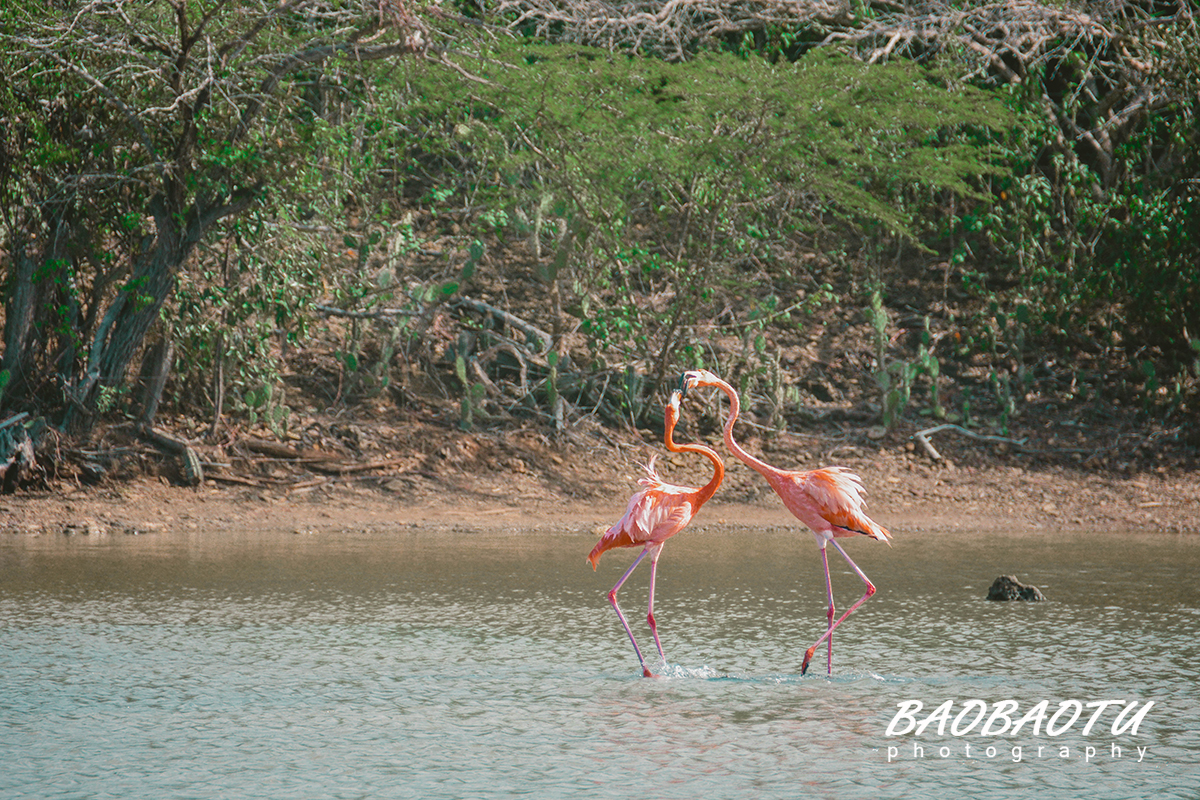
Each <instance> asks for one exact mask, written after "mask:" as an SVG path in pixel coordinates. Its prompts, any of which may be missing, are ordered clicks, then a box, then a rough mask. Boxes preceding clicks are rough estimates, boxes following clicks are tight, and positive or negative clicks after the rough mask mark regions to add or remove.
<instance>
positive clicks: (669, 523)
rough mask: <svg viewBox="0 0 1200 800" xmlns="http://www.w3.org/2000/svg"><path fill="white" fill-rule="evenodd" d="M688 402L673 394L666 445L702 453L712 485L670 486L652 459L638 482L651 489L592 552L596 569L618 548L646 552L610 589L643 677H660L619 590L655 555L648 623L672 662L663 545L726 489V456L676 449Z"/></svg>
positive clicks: (703, 449)
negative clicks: (657, 601) (662, 631)
mask: <svg viewBox="0 0 1200 800" xmlns="http://www.w3.org/2000/svg"><path fill="white" fill-rule="evenodd" d="M682 397H683V393H682V392H681V391H675V392H673V393H672V394H671V400H670V402H669V403H668V404H667V406H666V409H665V412H666V433H665V434H664V436H663V442H664V443H665V444H666V446H667V449H668V450H670V451H671V452H673V453H700V454H701V455H703V456H706V457H707V458H708V460H709V461H711V462H712V465H713V476H712V480H710V481H709V482H708V483H707V484H705V485H704V486H703V487H702V488H700V489H691V488H688V487H686V486H672V485H671V484H669V483H664V482H663V480H662V479H661V478H659V477H658V473H657V472H655V470H654V462H655V460H656V459H657V458H658V455H657V454H655V455H654V456H652V457H651V458H650V463H649V464H647V465H646V467H645V469H646V477H644V478H642V479H641V480H639V481H638V483H639V484H640V485H642V486H644V487H645V488H644V489H642V490H641V491H639V492H637V493H636V494H635V495H634V496H633V497H632V498H630V500H629V507H628V508H627V509H626V510H625V516H623V517H621V519H620V521H619V522H617V524H616V525H613V526H612V527H611V528H609V529H608V531H607V532H605V534H604V535H603V536H602V537H600V541H599V542H597V543H596V546H595V547H593V548H592V552H591V553H590V554H588V561H589V562H591V564H592V569H593V570H595V569H596V564H597V562H599V560H600V556H601V555H602V554H603V553H605V552H607V551H608V550H611V549H613V548H614V547H641V548H642V552H641V554H640V555H639V556H638V557H637V558H636V559H634V561H633V564H632V565H631V566H630V567H629V569H627V570H626V571H625V574H624V575H622V576H621V579H620V580H619V581H617V585H616V586H614V587H613V588H612V589H610V590H609V592H608V602H609V603H611V604H612V607H613V609H614V610H615V611H616V612H617V616H618V617H619V618H620V619H621V625H623V626H624V627H625V633H627V634H629V641H630V642H632V643H633V650H634V652H635V653H637V657H638V661H639V662H640V663H641V665H642V675H644V676H645V677H647V678H652V677H654V674H653V673H652V672H650V668H649V667H647V666H646V659H644V658H643V657H642V651H641V648H639V647H638V643H637V640H636V639H634V638H633V631H632V630H630V628H629V622H628V621H627V620H626V619H625V615H624V614H623V613H622V612H621V607H620V606H619V605H617V591H618V590H619V589H620V588H621V586H622V584H624V583H625V580H626V579H627V578H628V577H629V576H630V574H631V573H632V572H633V570H634V568H636V567H637V565H638V564H640V563H641V562H642V559H643V558H645V557H646V556H647V555H649V556H650V602H649V604H648V605H647V607H646V622H647V623H649V625H650V632H651V633H652V634H654V644H655V646H657V647H658V655H659V657H660V658H661V659H662V660H663V663H664V664H665V663H666V660H667V657H666V655H665V654H664V653H663V647H662V642H661V641H659V638H658V626H657V625H656V624H655V622H654V578H655V573H656V572H657V571H658V557H659V555H661V554H662V548H663V544H664V543H665V542H666V541H667V539H669V538H671V537H672V536H674V535H675V534H677V533H679V532H680V531H681V530H683V529H684V527H685V526H686V525H687V524H688V523H689V522H691V521H692V517H693V516H695V514H696V512H697V511H699V510H700V506H702V505H704V503H706V502H707V501H708V499H709V498H710V497H712V496H713V493H714V492H716V491H717V487H718V486H720V485H721V479H722V478H724V477H725V465H724V463H722V461H721V457H720V456H719V455H717V452H716V451H715V450H713V449H712V448H710V447H705V446H704V445H702V444H684V445H676V444H675V440H674V438H673V437H674V432H675V424H676V423H677V422H678V421H679V402H680V400H681V399H682Z"/></svg>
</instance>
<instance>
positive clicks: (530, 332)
mask: <svg viewBox="0 0 1200 800" xmlns="http://www.w3.org/2000/svg"><path fill="white" fill-rule="evenodd" d="M450 305H451V308H461V307H466V308H469V309H471V310H472V311H476V312H478V313H480V314H484V315H490V316H493V317H495V318H496V319H498V320H500V321H501V322H503V323H504V324H506V325H509V326H510V327H513V328H516V329H517V330H519V331H521V332H522V333H524V334H525V336H526V338H528V339H536V340H538V341H539V342H540V343H541V350H539V351H538V355H539V356H544V355H545V354H546V353H548V352H550V348H551V347H553V346H554V337H553V336H551V335H550V334H549V333H546V331H544V330H542V329H541V328H539V327H537V326H536V325H533V324H531V323H529V322H526V321H525V320H523V319H521V318H520V317H518V316H516V315H515V314H510V313H509V312H507V311H505V310H504V309H501V308H496V307H495V306H493V305H489V304H488V303H485V302H483V301H482V300H472V299H471V298H469V297H465V296H462V297H458V298H457V299H455V300H454V302H453V303H451V304H450Z"/></svg>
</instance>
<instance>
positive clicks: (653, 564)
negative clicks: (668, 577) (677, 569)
mask: <svg viewBox="0 0 1200 800" xmlns="http://www.w3.org/2000/svg"><path fill="white" fill-rule="evenodd" d="M661 553H662V548H661V547H660V548H658V549H656V550H655V552H654V555H652V556H650V604H649V605H647V606H646V622H647V623H648V624H649V625H650V633H652V634H654V645H655V647H657V648H658V656H659V658H661V659H662V661H663V663H664V664H665V663H667V654H666V653H664V652H663V646H662V642H660V641H659V640H658V625H657V624H655V622H654V579H655V577H656V576H657V575H658V557H659V555H660V554H661Z"/></svg>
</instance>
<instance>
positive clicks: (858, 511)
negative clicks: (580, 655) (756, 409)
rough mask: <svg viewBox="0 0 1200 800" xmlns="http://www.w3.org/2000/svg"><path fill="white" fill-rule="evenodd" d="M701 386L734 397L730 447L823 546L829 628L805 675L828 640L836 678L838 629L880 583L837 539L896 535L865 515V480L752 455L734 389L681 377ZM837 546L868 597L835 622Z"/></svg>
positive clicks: (711, 379)
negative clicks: (833, 553) (738, 429)
mask: <svg viewBox="0 0 1200 800" xmlns="http://www.w3.org/2000/svg"><path fill="white" fill-rule="evenodd" d="M698 386H701V387H703V386H712V387H716V388H718V389H720V390H721V391H723V392H725V394H726V395H728V397H729V403H730V408H729V417H728V418H727V419H726V420H725V430H724V438H725V444H726V446H727V447H728V448H729V449H730V451H732V452H733V454H734V455H735V456H737V457H738V458H739V459H741V460H742V461H744V462H745V463H746V464H748V465H749V466H750V467H752V468H753V469H755V470H757V471H758V473H759V474H760V475H762V476H763V477H764V478H766V479H767V483H769V484H770V485H771V488H772V489H774V490H775V493H776V494H777V495H779V499H780V500H782V501H783V504H784V505H785V506H787V508H788V510H789V511H791V512H792V514H794V515H795V516H796V518H797V519H798V520H800V521H801V522H803V523H804V524H805V525H807V526H808V527H809V528H810V529H811V530H812V532H813V533H814V534H815V535H816V537H817V545H818V546H819V547H820V548H821V562H822V564H823V566H824V568H825V593H826V596H827V597H828V598H829V611H828V618H829V627H828V629H826V631H825V633H823V634H822V635H821V638H819V639H817V641H816V642H815V643H814V644H813V646H812V647H810V648H808V651H807V652H805V654H804V663H803V665H802V666H801V667H800V674H801V675H803V674H804V673H805V672H807V671H808V662H809V661H810V660H811V659H812V657H813V653H815V652H816V650H817V647H818V646H819V645H820V644H821V642H823V641H828V642H829V654H828V657H827V661H826V668H827V670H828V673H829V674H833V631H834V628H836V627H837V626H838V625H841V624H842V622H844V621H845V619H846V617H848V616H850V615H851V614H852V613H854V611H855V610H856V609H857V608H858V607H859V606H861V605H862V604H863V603H864V602H866V600H867V598H868V597H870V596H871V595H873V594H875V585H874V584H873V583H871V581H870V580H869V579H868V578H867V576H866V575H865V574H864V573H863V571H862V570H861V569H859V568H858V565H857V564H855V563H854V562H853V561H852V560H851V559H850V556H848V555H846V551H845V550H843V549H842V546H841V545H839V544H838V543H837V541H836V537H841V536H854V535H859V534H861V535H863V536H870V537H871V538H872V539H879V540H881V541H884V542H886V541H887V540H888V539H889V538H891V534H890V533H888V532H887V530H885V529H884V528H883V527H882V526H880V525H879V524H877V523H876V522H875V521H874V520H872V519H871V518H870V517H868V516H867V515H866V512H865V511H864V508H865V506H866V503H865V502H864V500H863V485H862V479H861V478H859V477H858V476H857V475H855V474H854V473H853V472H851V471H850V470H848V469H846V468H845V467H825V468H824V469H815V470H812V471H810V472H802V471H794V470H784V469H779V468H778V467H773V466H771V465H770V464H767V463H765V462H763V461H761V460H759V459H757V458H755V457H754V456H752V455H750V454H749V453H747V452H746V451H745V450H743V449H742V448H741V446H740V445H739V444H738V443H737V442H735V441H734V440H733V425H734V423H735V422H736V421H737V418H738V413H739V412H740V411H741V403H740V401H739V400H738V394H737V392H736V391H734V388H733V387H732V386H730V385H729V384H728V383H726V382H725V381H723V380H721V379H720V378H718V377H717V376H716V375H714V374H713V373H711V372H709V371H708V370H691V371H689V372H685V373H684V374H683V377H682V378H681V379H680V387H681V391H683V392H685V393H686V392H687V390H688V389H691V388H694V387H698ZM830 543H832V544H833V546H834V547H836V548H837V550H838V552H839V553H841V554H842V557H843V558H844V559H846V563H847V564H849V565H850V568H851V569H853V570H854V572H855V573H856V574H857V575H858V577H859V578H861V579H862V582H863V583H865V584H866V587H867V590H866V593H865V594H864V595H863V596H862V597H860V598H859V599H858V602H857V603H855V604H854V605H852V606H850V608H849V610H847V611H846V612H845V613H844V614H842V616H841V617H840V618H839V619H837V620H836V621H835V620H834V607H833V581H832V579H831V578H830V576H829V556H828V553H827V552H826V549H825V548H826V545H827V544H830Z"/></svg>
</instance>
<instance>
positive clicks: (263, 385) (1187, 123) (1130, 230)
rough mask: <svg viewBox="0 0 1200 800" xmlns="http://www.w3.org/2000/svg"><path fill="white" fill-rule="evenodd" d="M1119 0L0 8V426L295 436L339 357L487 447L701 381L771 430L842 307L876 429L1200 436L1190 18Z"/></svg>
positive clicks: (1194, 56)
mask: <svg viewBox="0 0 1200 800" xmlns="http://www.w3.org/2000/svg"><path fill="white" fill-rule="evenodd" d="M1093 5H1094V4H1089V6H1088V7H1087V9H1086V10H1087V13H1084V12H1085V9H1084V7H1083V6H1082V5H1081V6H1079V7H1078V8H1076V7H1074V6H1072V5H1070V4H1067V5H1061V4H1056V5H1053V6H1050V5H1038V4H1034V3H1023V4H1012V3H984V2H967V3H941V2H924V3H915V4H906V5H905V6H904V7H903V8H902V7H900V6H899V5H895V4H892V3H890V2H877V3H869V4H864V3H854V4H850V5H845V6H843V5H837V4H823V3H813V4H810V5H807V6H800V5H796V6H795V7H794V9H793V11H792V12H789V13H788V14H784V13H783V12H782V11H780V8H779V7H776V6H773V5H772V6H769V7H768V6H766V5H758V4H754V3H742V2H730V1H729V0H711V2H707V3H704V2H701V3H695V4H687V5H686V6H679V7H678V8H676V7H675V6H667V7H664V6H662V5H661V4H646V5H645V8H642V7H641V6H640V5H639V4H637V3H632V4H622V5H620V6H613V7H611V8H608V7H606V6H604V4H602V3H583V2H570V1H568V0H564V1H563V2H550V0H545V2H542V0H524V1H522V0H505V2H500V3H497V4H492V3H476V2H463V3H459V4H457V5H456V6H455V5H452V4H443V5H429V6H426V5H420V4H416V3H412V4H405V3H401V2H398V1H397V0H379V1H377V2H372V3H365V4H362V5H360V4H358V3H356V2H354V0H344V1H340V0H334V1H333V2H329V1H328V0H326V1H324V2H319V1H318V0H291V2H283V3H279V4H262V3H259V2H252V1H251V0H206V1H205V2H184V0H178V1H177V2H168V1H167V0H161V1H160V2H148V3H139V4H129V3H124V2H120V1H119V0H93V2H89V3H85V4H84V3H72V2H50V1H49V0H23V2H20V3H15V4H10V5H8V6H6V7H5V9H4V10H3V11H0V37H2V38H3V42H4V47H3V48H2V49H0V59H2V60H3V62H4V63H3V68H4V71H5V74H6V75H7V76H9V77H8V80H7V82H6V83H5V84H4V86H3V87H0V195H2V196H3V203H2V205H0V215H2V216H0V225H2V226H3V227H2V233H0V235H2V236H3V254H2V260H0V265H2V268H3V271H4V273H3V274H4V283H3V286H4V293H5V306H4V355H3V361H2V363H0V392H2V394H0V409H2V410H0V420H10V419H13V417H14V415H17V414H18V413H21V412H25V413H26V414H27V415H26V416H21V417H19V418H18V419H16V420H14V422H13V424H11V425H8V426H6V427H5V428H3V429H2V430H0V434H3V435H4V436H6V437H7V439H8V440H11V441H8V444H7V447H9V448H10V449H11V447H12V446H13V445H14V443H17V442H19V440H20V439H21V436H20V434H19V431H20V430H21V426H24V427H25V428H27V429H29V430H30V431H32V432H33V434H34V437H35V439H36V438H37V437H38V435H39V432H40V431H45V430H54V431H61V432H63V433H65V434H66V435H69V436H73V437H77V438H83V439H86V438H87V437H88V436H91V435H93V433H94V431H95V430H96V428H97V426H98V425H100V424H102V423H112V422H120V421H122V420H131V421H135V422H136V423H138V424H139V425H140V426H141V429H142V430H143V431H149V430H150V429H149V426H150V425H151V423H152V422H153V421H154V420H155V417H156V414H157V412H158V409H159V407H160V402H161V403H165V404H166V406H167V407H169V408H171V409H172V410H174V411H179V412H186V413H188V414H190V415H193V416H195V417H202V418H205V419H208V420H211V426H210V429H209V430H210V433H211V434H212V435H217V434H218V432H219V430H220V429H221V427H222V425H224V424H226V422H227V421H228V420H229V419H237V420H242V421H245V422H249V423H255V422H263V423H266V424H268V425H269V426H270V427H272V428H274V429H275V430H276V431H282V430H283V429H285V428H286V427H287V426H288V424H289V418H290V415H291V414H292V410H291V408H290V407H289V405H288V398H287V395H286V394H285V393H284V392H283V391H282V389H283V383H282V381H281V374H282V373H283V372H284V371H285V364H286V363H287V361H288V359H289V358H295V357H296V356H297V353H300V352H303V351H304V349H305V348H306V347H307V348H313V347H316V346H317V345H318V344H320V346H323V347H325V348H326V349H327V350H328V352H329V354H330V355H331V357H333V358H335V359H336V365H337V366H336V373H337V374H336V375H335V376H332V377H330V378H329V384H330V385H332V386H335V387H336V388H335V389H334V390H332V391H330V392H328V397H327V398H326V400H327V402H329V403H347V402H353V401H354V400H356V399H360V398H363V397H369V396H373V395H380V394H387V395H388V396H390V397H391V398H392V399H394V400H395V401H396V402H398V403H400V404H401V405H404V404H409V405H413V406H416V405H419V404H420V401H421V395H422V393H423V392H434V393H435V394H436V393H439V392H440V393H442V394H444V395H445V396H446V397H447V398H450V399H452V401H453V402H455V403H456V404H457V407H458V410H459V424H460V425H461V426H462V427H464V428H470V427H474V426H486V425H492V424H502V423H503V422H504V421H505V420H510V419H514V418H526V419H529V418H533V419H540V420H544V421H545V422H546V423H547V424H549V425H552V426H554V427H556V428H558V429H560V430H561V429H564V428H566V427H569V425H570V423H571V421H572V419H575V418H577V417H579V416H581V415H595V416H598V417H600V418H602V419H604V420H606V421H607V422H608V423H609V424H624V423H628V424H633V425H643V424H646V422H647V421H648V419H649V418H650V417H651V416H652V414H653V410H654V405H655V404H654V403H652V402H648V401H650V400H651V399H652V398H653V397H655V392H657V391H658V390H659V389H661V388H662V387H663V386H664V385H666V384H667V383H669V382H670V381H672V380H673V378H674V376H675V375H677V374H678V372H679V371H680V369H681V368H686V367H691V366H698V365H704V366H707V367H710V368H714V369H717V370H719V371H721V372H722V373H724V374H727V375H729V376H731V377H733V378H735V379H736V380H737V382H738V383H739V384H740V386H741V388H742V389H743V390H745V391H747V392H750V393H751V395H752V396H753V397H754V398H756V402H757V403H758V404H759V405H760V406H762V407H763V408H764V409H765V410H766V411H767V412H768V413H769V415H770V417H771V418H772V420H773V422H774V423H775V424H780V423H781V422H782V421H784V420H785V419H787V418H788V417H789V416H793V415H796V414H799V413H802V412H803V411H804V409H805V408H807V407H809V406H810V405H811V401H813V399H814V397H815V398H816V400H818V401H820V400H828V399H829V398H828V397H825V396H824V395H825V394H826V390H825V389H823V388H822V387H821V386H820V385H815V386H814V385H813V384H812V382H811V381H808V379H807V377H808V376H807V375H806V374H805V366H804V364H803V363H798V362H797V361H796V360H795V359H793V358H791V357H787V358H785V357H784V353H785V351H786V350H787V348H788V347H789V346H791V345H794V344H795V343H796V341H797V337H798V336H799V335H800V334H801V333H803V332H804V331H805V330H806V328H807V327H808V326H810V325H812V324H814V323H815V322H816V320H818V319H821V320H823V324H824V323H826V322H828V320H829V319H830V314H831V310H833V309H836V310H837V313H836V316H838V317H840V318H841V319H842V320H843V322H845V323H848V324H853V325H857V326H860V327H861V329H862V330H863V331H864V341H866V342H867V343H868V345H867V347H866V348H865V356H866V358H867V359H868V363H867V364H866V365H865V369H866V370H867V371H868V373H869V374H870V375H871V379H872V381H873V384H874V386H873V388H872V391H871V394H872V395H873V398H874V405H873V411H872V412H871V413H872V414H873V415H874V416H875V418H876V420H877V421H878V423H879V424H882V425H884V426H887V427H896V426H902V425H904V424H906V422H905V421H906V420H909V421H910V423H909V424H911V421H912V420H914V419H919V418H920V416H919V415H926V416H929V417H933V418H938V419H946V420H950V421H954V422H958V423H961V424H963V425H969V426H979V427H981V428H987V429H989V430H990V431H991V432H996V433H1001V434H1007V433H1008V430H1009V427H1010V425H1011V423H1012V421H1013V420H1014V419H1015V418H1017V417H1019V416H1020V415H1021V414H1022V413H1023V412H1024V409H1025V408H1026V406H1027V405H1029V404H1031V403H1034V402H1035V401H1037V400H1038V399H1039V398H1042V399H1044V398H1049V397H1052V398H1054V399H1055V401H1056V402H1060V403H1061V402H1068V403H1072V404H1075V405H1077V406H1078V407H1079V409H1080V411H1079V413H1080V414H1083V413H1088V409H1091V411H1092V412H1093V413H1099V412H1098V411H1097V409H1100V408H1103V409H1106V411H1105V413H1111V409H1113V408H1120V409H1123V412H1122V413H1130V414H1132V413H1137V414H1144V415H1146V417H1147V418H1148V419H1154V420H1159V421H1163V420H1173V421H1174V423H1175V424H1176V425H1177V424H1178V422H1179V421H1180V420H1182V419H1186V418H1187V415H1189V414H1190V415H1192V417H1193V418H1194V415H1195V412H1196V408H1197V403H1198V402H1200V397H1198V395H1200V122H1198V121H1197V116H1196V112H1197V105H1198V104H1200V21H1198V18H1197V6H1196V4H1195V3H1194V2H1193V1H1192V0H1181V2H1171V3H1166V2H1163V3H1156V2H1138V3H1126V2H1118V3H1110V4H1105V5H1104V7H1103V9H1102V10H1097V8H1095V7H1093ZM593 6H596V7H598V8H599V7H603V8H602V11H603V13H597V12H596V8H593ZM672 8H676V10H675V11H671V10H670V9H672ZM664 9H665V10H664ZM600 19H603V20H605V21H606V22H605V24H604V25H602V26H600V27H597V26H596V24H597V23H596V20H600ZM914 287H918V288H916V289H914ZM931 287H932V288H931ZM138 365H140V369H138V368H137V367H138ZM134 373H136V375H135V374H134ZM310 373H311V374H309V375H308V378H309V379H310V381H312V380H316V377H317V376H316V374H315V372H312V371H310ZM429 387H433V388H432V389H431V388H429ZM310 388H311V387H310ZM18 422H19V423H20V425H18V424H17V423H18ZM14 431H17V433H14ZM6 457H8V456H7V455H6Z"/></svg>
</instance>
